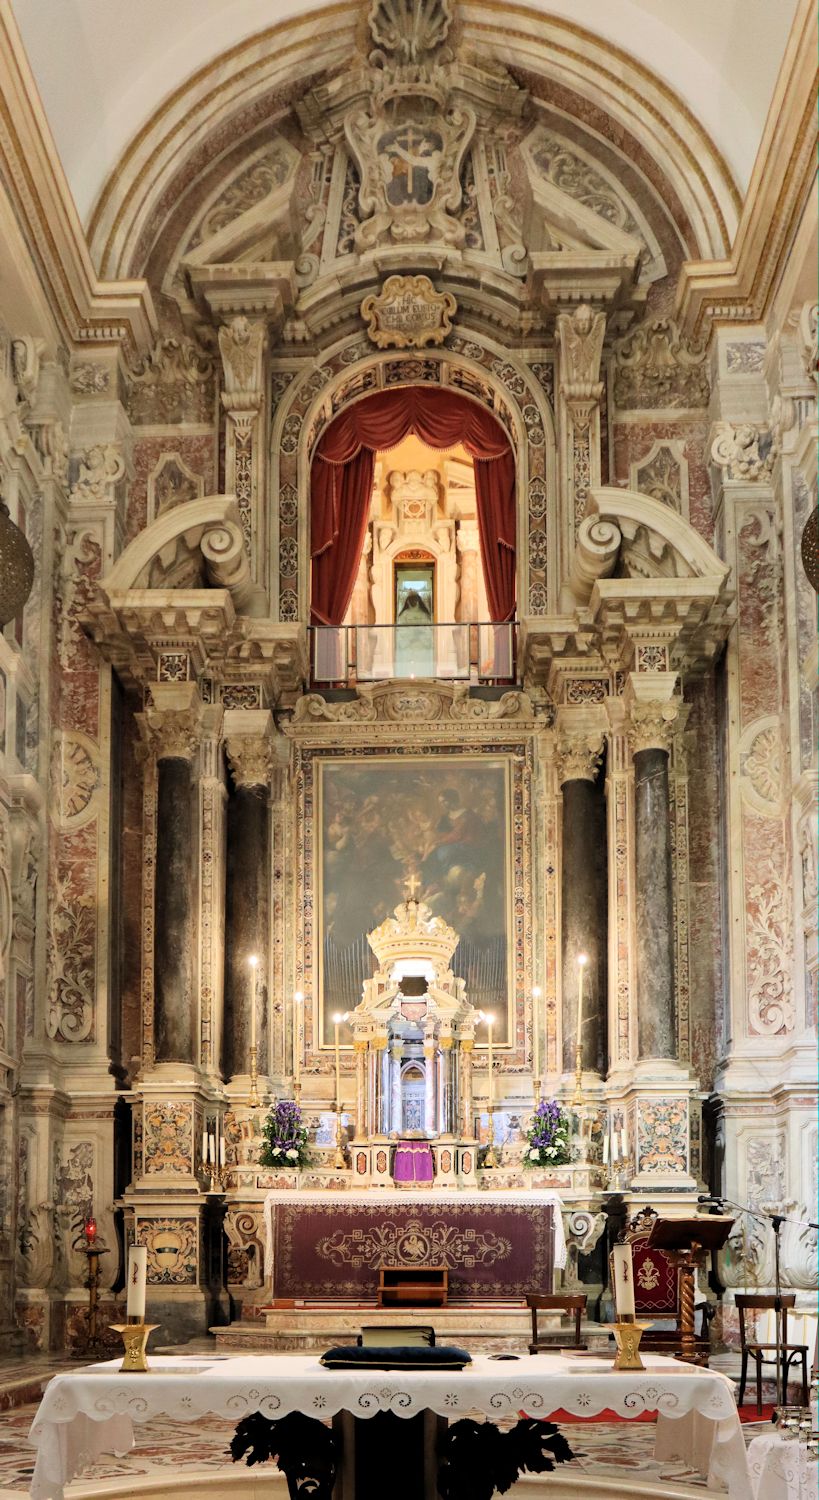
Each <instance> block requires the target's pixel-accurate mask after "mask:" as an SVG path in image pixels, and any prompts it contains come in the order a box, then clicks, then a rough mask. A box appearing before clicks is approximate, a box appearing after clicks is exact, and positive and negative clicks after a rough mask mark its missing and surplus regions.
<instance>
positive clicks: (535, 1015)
mask: <svg viewBox="0 0 819 1500" xmlns="http://www.w3.org/2000/svg"><path fill="white" fill-rule="evenodd" d="M540 995H541V989H540V985H539V984H536V985H533V987H532V1068H533V1071H534V1075H535V1078H539V1077H540V1015H539V1011H540V1004H539V1002H540Z"/></svg>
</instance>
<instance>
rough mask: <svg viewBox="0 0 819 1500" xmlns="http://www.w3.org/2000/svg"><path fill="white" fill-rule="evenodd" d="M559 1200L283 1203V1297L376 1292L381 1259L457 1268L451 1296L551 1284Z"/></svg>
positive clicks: (275, 1238)
mask: <svg viewBox="0 0 819 1500" xmlns="http://www.w3.org/2000/svg"><path fill="white" fill-rule="evenodd" d="M552 1214H553V1208H552V1205H551V1204H543V1203H531V1202H530V1203H521V1204H510V1203H509V1202H508V1201H507V1202H505V1203H498V1204H495V1203H491V1202H489V1203H486V1204H483V1203H481V1204H476V1203H474V1202H473V1203H469V1204H466V1203H464V1204H460V1203H458V1202H447V1203H446V1204H441V1203H430V1202H426V1203H425V1202H423V1201H421V1202H419V1203H417V1204H415V1203H412V1204H405V1203H402V1204H400V1205H399V1204H397V1205H396V1206H395V1207H394V1208H393V1207H391V1206H390V1205H387V1204H385V1203H384V1202H383V1201H382V1202H380V1203H373V1204H372V1205H369V1204H364V1203H362V1202H361V1200H360V1199H358V1200H357V1201H356V1202H355V1203H345V1202H339V1200H338V1199H332V1200H331V1201H329V1202H328V1203H326V1204H312V1203H311V1204H304V1203H299V1204H296V1203H276V1204H274V1205H273V1207H272V1215H271V1217H272V1223H271V1226H270V1227H271V1229H272V1247H271V1248H272V1251H273V1256H272V1261H273V1267H272V1270H273V1275H272V1291H273V1296H274V1297H306V1298H318V1299H322V1298H332V1299H336V1298H339V1299H347V1298H349V1299H350V1300H358V1299H361V1298H370V1297H372V1298H374V1297H375V1294H376V1289H377V1286H378V1269H379V1267H380V1266H395V1265H412V1266H422V1265H425V1264H426V1265H436V1266H446V1267H447V1269H448V1271H449V1300H450V1302H465V1301H469V1300H471V1299H473V1298H480V1297H498V1298H507V1297H509V1298H512V1297H514V1298H518V1297H523V1296H525V1295H526V1293H527V1292H533V1291H542V1290H543V1289H544V1288H547V1289H548V1288H549V1287H551V1284H552V1265H553V1258H554V1250H553V1243H554V1231H553V1222H552Z"/></svg>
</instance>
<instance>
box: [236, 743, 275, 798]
mask: <svg viewBox="0 0 819 1500" xmlns="http://www.w3.org/2000/svg"><path fill="white" fill-rule="evenodd" d="M225 750H226V751H227V758H228V765H229V766H230V774H231V776H232V777H233V784H234V786H237V787H252V786H262V787H266V786H269V785H270V773H271V771H272V769H273V758H274V757H273V746H272V744H271V742H270V736H269V735H266V734H233V735H231V736H230V739H228V740H226V741H225Z"/></svg>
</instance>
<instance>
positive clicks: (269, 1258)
mask: <svg viewBox="0 0 819 1500" xmlns="http://www.w3.org/2000/svg"><path fill="white" fill-rule="evenodd" d="M354 1191H355V1190H353V1193H354ZM353 1193H349V1192H345V1193H339V1194H338V1199H339V1202H344V1203H349V1202H350V1201H351V1199H352V1197H353ZM360 1196H361V1200H362V1202H363V1203H366V1204H367V1207H368V1208H369V1207H370V1206H371V1205H372V1204H374V1203H383V1204H384V1206H385V1208H386V1207H392V1208H398V1207H404V1206H406V1205H407V1204H412V1203H423V1204H425V1205H430V1204H431V1205H432V1206H433V1207H435V1208H438V1207H440V1210H441V1213H442V1215H446V1209H447V1204H448V1203H457V1204H461V1205H463V1206H464V1207H466V1206H467V1205H472V1204H474V1203H478V1204H480V1203H494V1204H498V1205H500V1206H503V1205H504V1204H513V1205H514V1204H522V1203H541V1204H543V1206H544V1208H545V1207H546V1206H547V1205H548V1204H551V1205H552V1206H553V1207H554V1213H553V1214H552V1225H553V1229H554V1266H555V1270H556V1271H562V1269H563V1267H564V1266H565V1264H566V1234H565V1231H564V1228H563V1199H562V1198H561V1196H560V1194H559V1193H556V1192H555V1191H554V1189H553V1188H530V1189H528V1190H526V1189H522V1190H514V1189H510V1190H509V1191H508V1192H492V1191H491V1190H489V1189H483V1190H481V1189H475V1190H473V1191H472V1192H469V1191H466V1192H458V1191H454V1192H447V1191H446V1190H445V1189H443V1188H441V1189H439V1190H438V1191H436V1190H435V1189H434V1188H432V1189H429V1188H428V1189H427V1190H426V1191H423V1190H422V1191H420V1192H419V1191H418V1190H416V1189H413V1190H412V1191H410V1192H406V1191H404V1192H402V1191H401V1189H400V1188H394V1189H393V1188H365V1189H363V1190H362V1192H361V1194H360ZM332 1199H333V1194H332V1193H331V1192H327V1190H326V1189H325V1190H324V1191H323V1192H314V1191H311V1189H310V1188H272V1189H271V1191H270V1192H269V1193H266V1194H265V1200H264V1232H265V1284H266V1285H269V1283H270V1278H271V1274H272V1269H273V1209H274V1208H275V1206H276V1204H277V1203H304V1204H308V1203H317V1204H319V1205H320V1206H321V1207H322V1208H326V1207H327V1205H328V1203H330V1202H332Z"/></svg>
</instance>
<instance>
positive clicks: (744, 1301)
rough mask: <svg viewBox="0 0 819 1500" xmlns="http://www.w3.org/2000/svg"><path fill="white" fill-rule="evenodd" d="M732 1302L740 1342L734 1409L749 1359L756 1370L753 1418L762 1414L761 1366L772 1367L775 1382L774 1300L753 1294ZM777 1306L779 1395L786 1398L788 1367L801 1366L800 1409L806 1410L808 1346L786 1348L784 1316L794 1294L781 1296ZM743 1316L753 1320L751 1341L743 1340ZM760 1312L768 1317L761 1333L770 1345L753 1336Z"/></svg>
mask: <svg viewBox="0 0 819 1500" xmlns="http://www.w3.org/2000/svg"><path fill="white" fill-rule="evenodd" d="M735 1301H736V1305H737V1310H738V1312H739V1342H740V1352H741V1355H742V1368H741V1370H740V1376H739V1396H738V1397H737V1406H741V1405H742V1398H743V1396H744V1395H745V1384H746V1380H747V1377H748V1360H749V1359H752V1360H753V1361H754V1365H755V1367H756V1409H757V1414H759V1413H760V1412H761V1411H762V1367H763V1365H773V1367H774V1379H776V1298H775V1297H772V1296H770V1295H768V1296H766V1295H756V1294H754V1295H749V1296H743V1295H742V1294H741V1293H739V1292H738V1293H737V1295H736V1298H735ZM779 1305H780V1307H781V1309H782V1344H781V1349H782V1389H783V1393H784V1396H785V1399H786V1400H787V1395H788V1380H789V1378H790V1373H791V1365H792V1364H801V1366H802V1405H803V1406H807V1404H808V1345H807V1344H789V1343H788V1312H789V1311H791V1310H792V1309H793V1308H794V1307H795V1306H796V1294H795V1293H794V1292H788V1293H786V1294H784V1295H783V1296H781V1297H780V1299H779ZM747 1312H750V1313H752V1314H753V1315H754V1318H753V1322H754V1329H753V1336H752V1338H751V1339H750V1340H749V1339H748V1337H747V1332H746V1327H745V1314H746V1313H747ZM760 1312H764V1313H766V1314H768V1317H767V1318H766V1323H767V1324H768V1327H767V1328H766V1329H765V1330H764V1333H765V1334H766V1335H772V1341H771V1340H770V1339H766V1340H759V1339H757V1337H756V1333H757V1329H756V1315H757V1314H758V1313H760ZM770 1314H773V1325H772V1326H771V1318H770ZM769 1351H772V1352H773V1358H771V1357H770V1352H769ZM766 1353H767V1354H768V1358H767V1359H766V1358H765V1356H766Z"/></svg>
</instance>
